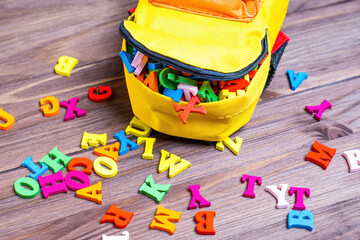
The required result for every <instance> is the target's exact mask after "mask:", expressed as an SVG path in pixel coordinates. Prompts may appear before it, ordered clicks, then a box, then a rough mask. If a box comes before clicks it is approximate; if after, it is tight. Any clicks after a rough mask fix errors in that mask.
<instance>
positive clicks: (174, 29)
mask: <svg viewBox="0 0 360 240" xmlns="http://www.w3.org/2000/svg"><path fill="white" fill-rule="evenodd" d="M287 7H288V0H276V1H275V0H264V1H262V0H241V1H239V0H139V4H138V7H137V8H136V11H135V12H134V13H133V14H132V15H131V16H130V17H129V18H128V20H126V21H123V22H122V23H121V25H120V33H121V34H122V36H123V37H124V41H123V48H122V50H123V51H127V49H128V48H127V47H128V46H131V47H133V48H135V49H136V50H137V51H140V52H141V53H143V54H145V55H146V56H147V57H149V59H152V60H154V61H157V62H160V63H163V64H166V65H168V66H171V67H174V68H176V69H178V70H179V71H182V72H186V73H188V74H192V75H193V76H196V77H198V78H199V79H200V81H203V80H209V81H217V82H222V81H232V80H235V79H239V78H243V77H244V76H246V75H247V74H249V73H250V72H251V71H252V70H253V69H254V68H256V67H257V66H259V64H260V63H261V65H260V67H259V68H258V69H257V72H256V75H255V76H254V77H253V79H252V80H251V83H250V85H249V86H248V87H247V88H246V93H245V94H244V95H242V96H236V97H233V98H229V99H225V100H222V101H216V102H206V103H201V104H200V105H201V106H203V107H204V109H205V110H206V114H205V115H202V114H198V113H190V115H189V116H188V119H187V121H186V124H183V123H182V121H181V120H180V118H179V112H176V111H175V109H174V101H173V99H171V98H169V97H167V96H164V95H162V94H160V93H157V92H154V91H152V90H151V89H149V88H148V87H147V86H145V85H144V84H143V83H142V82H141V81H139V80H138V79H137V78H136V76H135V75H134V74H132V73H129V72H128V71H126V70H125V71H124V72H125V78H126V84H127V88H128V92H129V96H130V101H131V106H132V109H133V112H134V115H135V116H136V117H138V118H139V119H140V120H141V121H143V122H144V123H146V124H147V125H148V126H149V127H151V128H153V129H155V130H156V131H159V132H162V133H165V134H169V135H173V136H178V137H184V138H190V139H198V140H205V141H222V140H223V139H225V138H226V137H228V136H230V135H231V134H232V133H234V132H235V131H237V130H238V129H239V128H241V127H242V126H243V125H245V124H246V123H247V122H248V121H249V120H250V118H251V115H252V113H253V111H254V109H255V106H256V104H257V102H258V100H259V98H260V95H261V94H262V92H263V90H264V86H265V83H266V81H267V79H268V73H269V69H270V61H271V52H272V49H273V46H274V43H275V40H276V38H277V36H278V34H279V31H280V28H281V25H282V23H283V20H284V18H285V15H286V11H287ZM124 69H126V68H125V67H124ZM177 104H178V105H179V106H186V105H187V104H188V103H187V102H184V101H181V102H180V103H177Z"/></svg>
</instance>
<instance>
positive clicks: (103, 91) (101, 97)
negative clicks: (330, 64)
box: [89, 85, 112, 103]
mask: <svg viewBox="0 0 360 240" xmlns="http://www.w3.org/2000/svg"><path fill="white" fill-rule="evenodd" d="M96 89H97V88H96V87H92V88H89V99H90V101H92V102H95V103H99V102H106V101H107V100H109V99H110V97H111V94H112V91H111V88H110V87H108V86H105V87H103V86H101V85H100V86H99V94H96V93H95V92H96Z"/></svg>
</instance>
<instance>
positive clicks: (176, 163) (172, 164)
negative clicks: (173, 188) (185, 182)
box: [158, 149, 191, 178]
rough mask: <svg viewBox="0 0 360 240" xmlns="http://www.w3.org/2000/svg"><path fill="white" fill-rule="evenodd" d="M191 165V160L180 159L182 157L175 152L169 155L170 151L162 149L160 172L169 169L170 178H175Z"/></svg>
mask: <svg viewBox="0 0 360 240" xmlns="http://www.w3.org/2000/svg"><path fill="white" fill-rule="evenodd" d="M166 158H168V159H166ZM189 167H191V163H190V162H189V161H186V160H185V159H180V157H178V156H175V155H174V154H171V156H170V157H169V153H168V152H167V151H165V150H162V149H161V159H160V163H159V168H158V171H159V173H163V172H165V171H166V170H168V169H169V178H173V177H175V176H176V175H178V174H179V173H181V172H182V171H184V170H185V169H187V168H189Z"/></svg>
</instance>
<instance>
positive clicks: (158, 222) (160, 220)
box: [150, 205, 181, 235]
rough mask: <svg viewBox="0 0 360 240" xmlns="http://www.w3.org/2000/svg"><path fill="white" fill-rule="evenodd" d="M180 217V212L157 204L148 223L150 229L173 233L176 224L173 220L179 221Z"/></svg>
mask: <svg viewBox="0 0 360 240" xmlns="http://www.w3.org/2000/svg"><path fill="white" fill-rule="evenodd" d="M180 218H181V212H175V211H173V210H170V209H167V208H164V207H162V206H161V205H159V207H158V209H157V210H156V214H155V217H154V219H153V220H152V222H151V224H150V229H157V230H161V231H164V232H168V233H170V234H171V235H174V233H175V230H176V226H175V224H174V223H173V222H179V221H180Z"/></svg>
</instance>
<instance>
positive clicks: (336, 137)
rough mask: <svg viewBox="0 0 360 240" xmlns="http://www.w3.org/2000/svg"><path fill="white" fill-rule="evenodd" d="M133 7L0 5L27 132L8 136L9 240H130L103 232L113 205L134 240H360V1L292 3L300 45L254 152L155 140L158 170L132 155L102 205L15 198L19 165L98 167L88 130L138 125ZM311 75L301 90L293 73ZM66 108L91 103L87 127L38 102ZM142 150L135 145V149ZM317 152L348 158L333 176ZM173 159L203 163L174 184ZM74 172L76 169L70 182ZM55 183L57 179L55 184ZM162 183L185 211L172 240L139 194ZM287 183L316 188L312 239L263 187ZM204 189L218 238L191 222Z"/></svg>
mask: <svg viewBox="0 0 360 240" xmlns="http://www.w3.org/2000/svg"><path fill="white" fill-rule="evenodd" d="M136 4H137V2H136V1H135V0H119V1H110V0H108V1H96V0H87V1H86V0H79V1H69V0H62V1H59V0H52V1H31V0H17V1H15V0H6V1H1V2H0V52H1V55H0V66H1V67H0V85H1V87H0V107H1V108H3V109H4V110H5V111H7V112H9V113H11V114H12V115H13V116H14V117H15V119H16V123H15V125H14V126H13V127H12V128H11V129H10V130H7V131H2V130H0V180H1V187H0V214H1V216H0V238H1V239H101V236H102V234H106V235H120V234H121V232H122V231H123V230H122V229H117V228H115V227H114V225H113V224H110V223H105V224H100V220H101V218H102V217H103V216H104V214H105V213H106V210H107V209H108V208H109V207H110V205H111V204H112V203H115V205H116V206H117V207H119V208H121V209H123V210H125V211H128V212H134V217H133V219H132V220H131V222H130V224H129V225H128V227H127V228H126V230H127V231H129V233H130V239H204V238H209V239H360V221H359V219H360V211H359V209H360V181H359V180H360V173H359V172H358V173H349V169H348V165H347V163H346V160H345V158H344V157H342V153H343V152H344V151H347V150H352V149H357V148H360V132H359V130H360V68H359V66H360V58H359V55H360V33H359V29H360V1H357V0H353V1H342V0H341V1H340V0H331V1H330V0H291V1H290V5H289V10H288V15H287V17H286V19H285V22H284V25H283V28H282V31H283V32H285V33H286V34H287V35H289V36H290V37H291V41H290V43H289V45H288V47H287V49H286V51H285V54H284V56H283V59H282V61H281V63H280V66H279V68H278V70H277V74H276V76H275V78H274V80H273V83H272V84H271V86H270V87H269V88H268V89H267V90H266V91H265V92H264V94H263V95H262V97H261V100H260V103H259V104H258V106H257V108H256V110H255V112H254V115H253V117H252V119H251V121H250V122H249V123H248V124H247V125H246V126H245V127H243V128H242V129H240V130H239V131H237V132H236V133H234V134H233V135H232V136H231V137H232V138H235V137H237V136H238V137H241V138H243V139H244V142H243V145H242V148H241V151H240V154H239V155H238V156H235V155H234V154H232V153H231V152H230V151H229V150H228V149H226V150H225V151H224V152H220V151H217V150H216V149H215V144H209V143H205V142H201V141H192V140H186V139H180V138H176V137H171V136H167V135H164V134H161V133H157V132H156V133H153V134H152V136H153V137H155V138H156V139H157V141H156V144H155V147H154V155H155V158H154V160H144V159H142V158H141V154H142V152H143V146H140V148H139V149H137V150H135V151H131V152H130V153H128V154H126V155H123V156H120V157H119V159H120V160H119V162H118V168H119V171H118V174H117V175H116V176H115V177H113V178H110V179H103V178H101V177H99V176H97V175H96V174H95V173H94V174H92V175H91V176H90V181H91V184H95V183H97V182H98V181H102V195H103V203H102V205H98V204H96V203H94V202H91V201H87V200H84V199H80V198H77V197H76V196H75V192H73V191H69V192H68V193H66V194H65V193H61V194H57V195H53V196H50V197H49V198H48V199H45V198H44V197H43V196H42V193H41V192H40V194H39V195H38V196H37V197H35V198H33V199H23V198H20V197H19V196H17V195H16V193H15V191H14V188H13V185H14V183H15V181H16V180H17V179H19V178H21V177H25V176H28V174H29V173H30V172H29V170H28V169H27V168H24V167H21V162H22V161H23V160H25V159H26V158H27V157H29V156H32V158H33V160H34V162H36V163H38V162H39V160H40V159H41V158H42V157H44V156H45V155H47V154H48V152H49V151H50V150H51V149H53V148H54V147H55V146H57V147H58V148H59V150H60V151H62V152H63V153H65V154H67V155H69V156H71V157H85V158H89V159H91V160H95V159H96V158H97V156H95V155H94V154H93V148H90V149H88V150H83V149H81V148H80V141H81V139H82V134H83V132H84V131H87V132H90V133H98V134H100V133H107V134H108V144H111V143H115V142H116V140H115V139H114V138H113V136H114V134H115V133H117V132H119V131H121V130H124V129H125V128H126V126H127V125H128V123H129V122H130V120H131V119H132V117H133V113H132V110H131V105H130V101H129V98H128V93H127V89H126V85H125V80H124V73H123V66H122V61H121V59H120V58H119V56H118V53H119V51H120V49H121V41H122V38H121V36H120V34H119V32H118V26H119V24H120V22H121V21H122V20H123V19H125V18H126V17H127V15H128V13H127V10H128V9H130V8H133V7H136ZM62 55H68V56H72V57H75V58H77V59H78V60H79V64H78V65H77V66H76V67H75V68H74V70H73V71H72V73H71V77H69V78H66V77H63V76H60V75H57V74H55V73H54V70H53V69H54V66H55V65H56V63H57V59H58V58H59V57H60V56H62ZM287 69H293V70H296V71H302V72H306V73H308V74H309V78H308V79H307V80H305V81H304V82H303V83H302V85H301V86H300V87H299V88H298V89H297V90H296V91H292V90H291V89H290V86H289V81H288V78H287V76H286V70H287ZM100 84H101V85H105V86H110V87H111V88H112V90H113V96H112V98H111V100H110V101H107V102H103V103H93V102H91V101H90V100H89V99H88V89H89V88H90V87H94V86H99V85H100ZM50 95H52V96H55V97H56V98H57V99H59V101H64V100H68V99H70V98H73V97H79V98H80V102H79V103H78V107H80V108H82V109H85V110H86V111H87V115H86V117H83V118H76V119H75V120H72V121H69V122H65V121H64V115H65V112H66V110H65V109H63V108H62V109H61V110H60V113H59V114H58V115H57V116H55V117H51V118H46V117H44V116H43V115H42V113H41V112H40V109H39V107H40V106H39V100H40V98H42V97H46V96H50ZM323 99H327V100H328V101H330V102H331V103H332V104H333V108H332V109H331V110H328V111H326V112H325V113H324V115H323V118H322V120H321V122H318V121H316V120H315V119H314V118H313V117H311V116H310V115H309V114H307V113H306V112H305V111H304V106H305V105H318V104H320V103H321V102H322V101H323ZM129 138H130V139H131V140H136V138H135V137H132V136H131V137H129ZM314 141H319V142H321V143H323V144H324V145H326V146H329V147H331V148H336V149H337V153H336V155H335V156H334V158H333V160H332V161H331V163H330V165H329V167H328V169H327V170H326V171H324V170H323V169H322V168H321V167H319V166H318V165H315V164H313V163H311V162H308V161H305V156H306V154H307V153H308V152H309V151H310V150H311V146H312V144H313V143H314ZM161 149H164V150H166V151H169V152H170V153H172V154H175V155H178V156H180V157H182V158H184V159H186V160H188V161H190V162H191V163H192V166H191V168H189V169H187V170H185V171H184V172H182V173H180V174H179V175H177V176H176V177H174V178H172V179H169V178H168V176H167V172H165V173H162V174H159V173H157V167H158V163H159V159H160V151H161ZM66 172H67V170H65V172H64V175H65V174H66ZM49 174H51V171H48V172H47V173H46V174H45V175H49ZM150 174H153V177H154V180H155V182H156V183H159V184H171V185H172V187H171V190H170V192H169V193H168V194H167V195H166V196H165V198H164V199H163V201H162V202H161V205H162V206H163V207H165V208H169V209H172V210H175V211H181V212H182V217H181V220H180V222H178V223H176V232H175V234H174V235H173V236H171V235H169V234H168V233H166V232H163V231H159V230H150V229H149V225H150V223H151V221H152V219H153V217H154V215H155V211H156V209H157V207H158V204H156V202H155V201H153V200H152V199H150V198H148V197H146V196H145V195H141V194H138V189H139V187H140V186H141V184H142V183H143V182H144V180H145V178H146V177H147V176H148V175H150ZM243 174H248V175H254V176H260V177H262V179H263V183H262V186H261V187H259V186H257V187H256V188H255V193H256V198H255V199H249V198H245V197H243V196H242V194H243V192H244V191H245V188H246V184H241V182H240V178H241V176H242V175H243ZM281 183H287V184H289V186H293V187H304V188H310V189H311V196H310V198H306V199H305V204H306V207H307V209H308V210H310V211H312V212H313V214H314V230H313V231H312V232H310V231H308V230H305V229H295V228H293V229H287V228H286V220H287V214H288V213H289V211H290V210H291V209H292V206H293V204H294V201H295V197H294V196H293V197H290V196H289V195H286V199H287V201H288V202H289V203H290V206H289V207H288V208H287V209H276V208H275V205H276V200H275V198H274V197H272V196H271V195H270V194H269V193H267V192H266V191H265V186H268V185H274V184H281ZM194 184H200V185H201V190H200V192H201V194H202V196H204V197H205V198H206V199H207V200H209V201H211V203H212V205H211V207H210V208H204V209H200V210H205V211H206V210H209V211H216V217H215V220H214V226H215V229H216V235H215V236H201V235H197V234H196V232H195V222H194V215H195V214H196V213H197V212H198V211H200V210H199V209H197V210H187V206H188V204H189V202H190V199H191V194H190V192H189V191H188V190H187V189H188V186H189V185H194Z"/></svg>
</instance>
